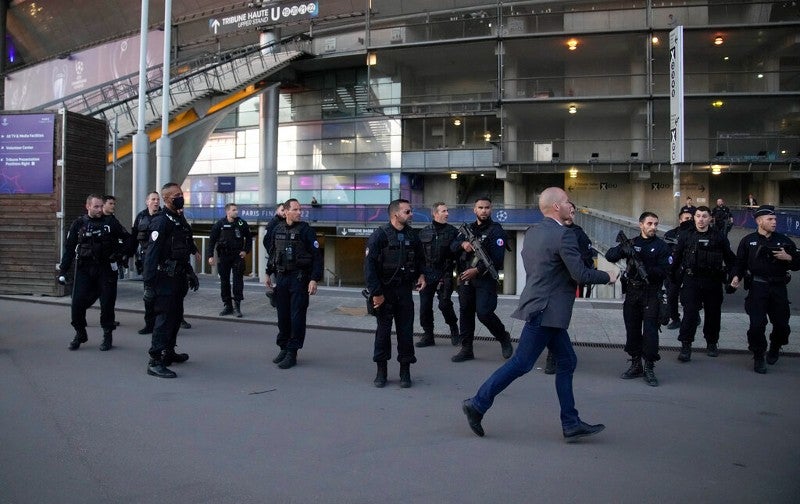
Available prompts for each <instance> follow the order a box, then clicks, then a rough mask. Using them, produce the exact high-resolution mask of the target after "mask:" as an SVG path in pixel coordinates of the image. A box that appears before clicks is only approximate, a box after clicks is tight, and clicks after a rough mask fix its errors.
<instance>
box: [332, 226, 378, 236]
mask: <svg viewBox="0 0 800 504" xmlns="http://www.w3.org/2000/svg"><path fill="white" fill-rule="evenodd" d="M375 229H376V228H367V227H346V226H336V234H337V235H338V236H347V237H350V238H369V237H370V236H372V233H373V232H374V231H375Z"/></svg>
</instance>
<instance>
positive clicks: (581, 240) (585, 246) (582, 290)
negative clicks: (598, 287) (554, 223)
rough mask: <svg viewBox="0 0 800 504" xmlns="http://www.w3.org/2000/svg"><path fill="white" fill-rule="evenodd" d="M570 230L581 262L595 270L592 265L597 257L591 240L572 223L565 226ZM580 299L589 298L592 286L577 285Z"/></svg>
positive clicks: (580, 228)
mask: <svg viewBox="0 0 800 504" xmlns="http://www.w3.org/2000/svg"><path fill="white" fill-rule="evenodd" d="M567 227H568V228H570V229H571V230H573V231H574V232H575V237H576V238H578V250H579V251H580V253H581V261H582V262H583V264H584V265H585V266H586V267H587V268H592V269H596V268H595V265H594V259H595V257H597V250H595V249H594V247H592V240H591V239H590V238H589V235H587V234H586V232H585V231H584V230H583V228H582V227H580V226H579V225H577V224H575V223H573V224H571V225H569V226H567ZM578 290H579V294H580V297H589V294H591V292H592V286H591V284H590V285H579V286H578Z"/></svg>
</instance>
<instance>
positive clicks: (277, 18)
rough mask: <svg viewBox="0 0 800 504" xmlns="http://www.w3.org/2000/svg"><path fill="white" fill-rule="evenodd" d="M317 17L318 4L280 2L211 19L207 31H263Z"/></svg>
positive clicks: (299, 0) (298, 0)
mask: <svg viewBox="0 0 800 504" xmlns="http://www.w3.org/2000/svg"><path fill="white" fill-rule="evenodd" d="M317 16H319V2H317V1H311V2H309V1H306V2H304V1H302V0H297V1H294V2H280V3H277V2H276V3H275V4H274V5H270V6H264V7H254V8H251V9H249V10H246V11H243V12H238V13H234V14H231V15H229V16H222V17H216V18H211V19H209V20H208V29H209V31H210V32H211V33H212V34H214V35H219V34H222V33H233V32H236V31H239V30H252V29H255V28H258V29H264V28H269V27H270V26H274V25H278V24H285V23H290V22H298V21H302V20H305V19H313V18H315V17H317Z"/></svg>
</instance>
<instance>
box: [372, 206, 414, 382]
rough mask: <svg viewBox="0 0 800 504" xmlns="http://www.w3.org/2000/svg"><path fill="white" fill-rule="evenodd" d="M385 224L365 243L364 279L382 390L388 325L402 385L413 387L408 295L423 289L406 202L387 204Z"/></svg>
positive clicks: (388, 347) (411, 303) (389, 353)
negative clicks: (372, 313) (394, 335)
mask: <svg viewBox="0 0 800 504" xmlns="http://www.w3.org/2000/svg"><path fill="white" fill-rule="evenodd" d="M388 213H389V223H388V224H384V225H383V226H381V227H379V228H378V229H376V230H375V231H373V233H372V235H370V237H369V239H368V240H367V249H366V259H365V260H364V277H365V279H366V282H367V291H368V294H369V300H370V302H371V303H372V308H373V309H374V310H375V317H376V319H377V328H376V329H375V346H374V352H373V356H372V360H373V361H374V362H375V363H376V364H377V366H378V373H377V375H376V376H375V381H374V384H375V386H376V387H378V388H383V387H385V386H386V379H387V361H388V360H389V359H391V357H392V341H391V335H392V321H394V325H395V330H396V332H397V361H398V362H399V363H400V387H402V388H408V387H410V386H411V364H413V363H414V362H417V358H416V357H415V356H414V300H413V298H412V296H411V291H412V289H413V288H414V287H415V283H416V288H417V289H418V290H422V289H424V288H425V275H424V274H423V273H420V271H421V270H422V267H423V264H424V258H423V254H424V253H423V251H422V243H421V242H420V241H419V237H418V236H417V233H416V232H415V231H414V230H413V229H412V228H411V226H410V225H409V223H410V222H411V218H412V210H411V204H410V203H409V202H408V200H404V199H396V200H394V201H392V202H391V203H389V207H388Z"/></svg>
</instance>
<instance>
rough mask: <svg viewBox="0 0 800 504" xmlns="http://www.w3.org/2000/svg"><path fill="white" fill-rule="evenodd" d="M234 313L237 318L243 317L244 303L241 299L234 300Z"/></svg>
mask: <svg viewBox="0 0 800 504" xmlns="http://www.w3.org/2000/svg"><path fill="white" fill-rule="evenodd" d="M233 315H234V316H235V317H236V318H242V305H241V302H240V301H234V302H233Z"/></svg>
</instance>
